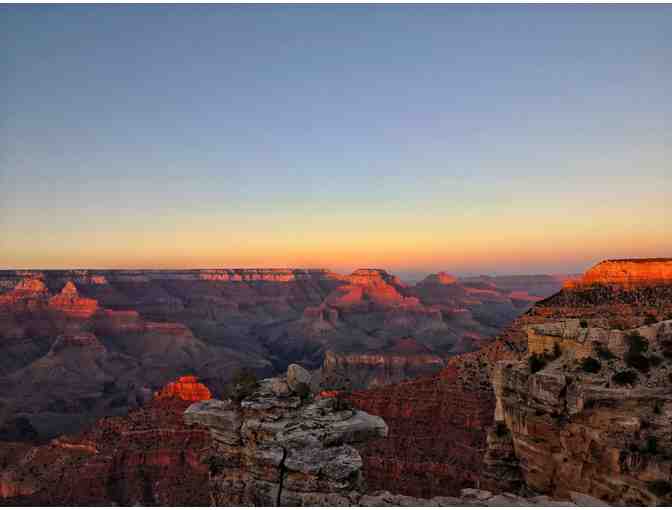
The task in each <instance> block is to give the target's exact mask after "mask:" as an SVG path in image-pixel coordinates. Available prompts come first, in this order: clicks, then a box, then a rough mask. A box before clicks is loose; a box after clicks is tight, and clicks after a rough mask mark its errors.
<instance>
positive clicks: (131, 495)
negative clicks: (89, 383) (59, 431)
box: [0, 394, 210, 506]
mask: <svg viewBox="0 0 672 510" xmlns="http://www.w3.org/2000/svg"><path fill="white" fill-rule="evenodd" d="M190 404H191V402H190V401H186V400H183V399H181V398H171V397H168V396H167V395H165V394H164V395H163V396H162V397H161V398H157V399H155V400H153V401H151V402H149V403H147V404H146V405H145V406H144V407H142V408H140V409H137V410H134V411H131V412H130V413H129V414H128V416H124V417H112V418H103V419H101V420H98V421H97V422H96V423H95V424H94V425H93V426H92V427H90V428H89V430H88V431H86V432H84V433H81V434H79V435H75V436H60V437H58V438H56V439H54V440H52V441H51V442H49V443H48V444H44V445H41V446H32V447H31V446H30V445H28V446H25V445H16V446H14V445H13V444H11V443H0V459H5V460H4V462H5V463H6V465H4V466H3V471H2V475H0V494H1V495H2V497H4V498H8V500H7V502H8V503H9V504H11V505H20V506H27V505H40V506H53V505H62V506H65V505H68V506H70V505H77V506H82V505H96V506H109V505H111V504H112V505H123V506H130V505H143V506H155V505H164V506H165V505H170V506H181V505H191V506H205V505H207V504H208V503H209V502H210V497H209V493H208V490H207V486H208V476H209V475H208V467H207V466H206V465H204V464H202V463H201V462H200V460H199V459H200V458H201V457H202V456H203V452H204V451H207V450H208V448H209V445H210V435H209V433H208V432H207V430H206V429H204V428H200V427H197V426H190V425H186V424H185V423H184V420H183V413H184V411H185V409H186V408H187V407H188V406H189V405H190Z"/></svg>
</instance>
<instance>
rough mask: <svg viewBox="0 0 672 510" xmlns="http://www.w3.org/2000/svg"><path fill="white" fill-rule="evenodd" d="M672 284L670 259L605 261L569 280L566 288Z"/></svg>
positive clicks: (671, 263) (671, 261)
mask: <svg viewBox="0 0 672 510" xmlns="http://www.w3.org/2000/svg"><path fill="white" fill-rule="evenodd" d="M670 283H672V259H670V258H658V259H617V260H605V261H604V262H600V263H599V264H596V265H595V266H593V267H592V268H590V269H589V270H588V271H586V273H585V274H584V275H583V277H581V278H579V279H578V280H569V281H568V282H567V283H566V285H565V286H566V287H568V288H572V287H575V286H587V285H594V284H602V285H619V286H623V287H636V286H652V285H661V284H662V285H665V284H670Z"/></svg>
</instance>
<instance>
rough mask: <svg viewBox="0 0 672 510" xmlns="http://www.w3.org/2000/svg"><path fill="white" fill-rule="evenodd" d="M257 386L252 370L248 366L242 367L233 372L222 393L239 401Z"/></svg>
mask: <svg viewBox="0 0 672 510" xmlns="http://www.w3.org/2000/svg"><path fill="white" fill-rule="evenodd" d="M258 386H259V383H258V382H257V376H256V375H255V374H254V372H253V371H252V370H250V369H249V368H242V369H239V370H237V371H236V372H235V374H234V375H233V378H232V379H231V380H230V381H229V383H228V384H227V385H226V387H225V388H224V395H225V396H226V397H229V398H231V399H232V400H235V401H236V402H240V401H241V400H244V399H245V398H246V397H249V396H250V395H251V394H252V393H254V392H255V390H256V389H257V387H258Z"/></svg>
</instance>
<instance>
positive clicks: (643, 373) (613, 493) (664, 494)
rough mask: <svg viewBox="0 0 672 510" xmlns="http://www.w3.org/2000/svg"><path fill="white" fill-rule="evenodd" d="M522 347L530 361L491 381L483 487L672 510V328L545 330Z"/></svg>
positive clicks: (568, 325)
mask: <svg viewBox="0 0 672 510" xmlns="http://www.w3.org/2000/svg"><path fill="white" fill-rule="evenodd" d="M528 338H529V352H530V354H529V356H528V357H527V358H525V359H523V360H522V361H518V362H515V361H508V362H501V363H499V364H498V366H497V369H496V371H495V374H494V377H493V385H494V390H495V394H496V396H497V401H496V410H495V419H496V420H497V422H498V426H497V428H498V429H499V430H500V433H499V434H496V433H491V436H492V438H491V439H489V447H490V451H489V454H488V455H489V460H490V461H491V462H490V471H489V473H487V474H488V475H489V477H490V479H492V480H493V482H494V480H495V479H498V481H499V482H500V485H499V487H500V488H501V482H502V481H503V480H504V481H511V482H513V483H516V482H517V479H518V476H520V477H522V479H523V480H524V481H525V483H526V485H527V486H528V487H529V488H531V489H532V490H536V491H539V492H542V493H545V494H551V495H554V496H557V497H567V496H568V495H569V494H570V492H571V491H572V490H578V491H580V492H584V493H587V494H591V495H593V496H595V497H598V498H600V499H602V500H605V501H607V502H610V503H614V504H621V505H623V504H625V505H639V506H648V505H661V504H668V505H669V504H670V503H672V367H671V366H670V364H669V359H670V358H672V321H663V322H658V323H654V324H649V325H646V326H642V327H639V328H636V329H631V330H626V331H620V330H608V329H603V328H592V327H581V326H580V323H579V321H578V320H569V321H560V322H551V323H547V324H540V325H536V326H533V327H531V328H529V329H528ZM553 340H555V342H556V343H555V345H556V346H557V347H555V346H553V344H552V341H553ZM507 442H508V448H509V451H507ZM511 448H512V449H513V453H514V455H513V456H512V455H511V451H510V449H511ZM516 460H517V463H516V462H515V461H516ZM497 461H499V463H498V462H497ZM507 467H508V469H507ZM516 470H519V471H518V473H516ZM486 471H487V470H486ZM486 485H489V484H487V483H486ZM489 486H492V485H489Z"/></svg>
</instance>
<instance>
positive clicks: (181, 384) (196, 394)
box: [155, 375, 212, 402]
mask: <svg viewBox="0 0 672 510" xmlns="http://www.w3.org/2000/svg"><path fill="white" fill-rule="evenodd" d="M155 398H158V399H161V398H179V399H180V400H185V401H187V402H198V401H200V400H210V399H211V398H212V393H210V390H209V389H208V387H207V386H205V385H204V384H201V383H200V382H198V379H197V378H196V377H194V376H193V375H184V376H182V377H180V378H179V379H178V380H177V381H174V382H171V383H168V384H167V385H166V386H164V387H163V388H162V389H161V390H160V391H158V392H156V394H155Z"/></svg>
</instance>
